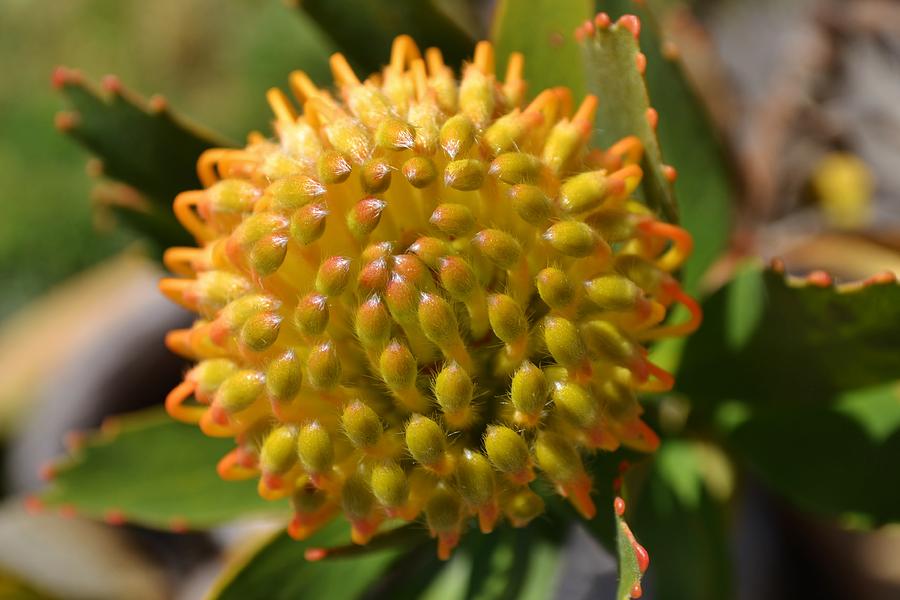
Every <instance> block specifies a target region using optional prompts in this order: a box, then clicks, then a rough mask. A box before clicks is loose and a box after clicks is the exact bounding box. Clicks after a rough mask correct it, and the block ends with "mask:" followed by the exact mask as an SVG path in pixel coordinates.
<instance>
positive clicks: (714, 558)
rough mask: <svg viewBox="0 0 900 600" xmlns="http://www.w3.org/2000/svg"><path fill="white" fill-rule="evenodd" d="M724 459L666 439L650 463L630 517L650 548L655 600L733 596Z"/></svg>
mask: <svg viewBox="0 0 900 600" xmlns="http://www.w3.org/2000/svg"><path fill="white" fill-rule="evenodd" d="M713 457H717V458H713ZM723 461H724V458H722V456H721V454H720V453H716V451H715V450H712V449H711V448H709V447H707V446H701V445H700V444H698V443H696V442H690V441H685V440H667V441H664V442H663V444H662V445H661V446H660V448H659V450H658V451H657V453H656V455H654V457H653V459H652V462H650V464H649V465H648V469H647V471H648V472H647V474H646V476H645V477H644V478H643V480H642V481H641V486H640V494H639V496H638V497H637V498H636V500H635V501H634V505H633V507H634V515H633V517H632V518H631V520H632V522H633V523H634V526H635V529H636V530H637V531H640V532H641V542H642V543H643V544H645V545H646V547H647V548H649V549H651V550H652V552H653V559H654V560H653V568H652V569H651V570H650V571H649V572H648V579H650V580H651V581H652V583H653V584H654V585H653V589H654V591H655V593H654V595H653V597H654V598H659V600H681V599H682V598H691V599H693V600H719V599H720V598H730V597H732V593H731V588H732V580H731V570H732V569H731V563H730V560H729V548H728V522H727V514H726V509H725V503H724V502H725V500H726V499H727V495H728V492H729V490H730V483H731V482H730V471H727V469H728V467H727V463H724V464H725V465H726V466H725V469H726V474H725V475H723V473H722V464H723ZM721 479H728V481H725V482H722V481H721Z"/></svg>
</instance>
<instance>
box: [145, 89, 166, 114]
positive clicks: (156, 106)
mask: <svg viewBox="0 0 900 600" xmlns="http://www.w3.org/2000/svg"><path fill="white" fill-rule="evenodd" d="M147 107H148V108H149V109H150V112H153V113H161V112H165V111H166V109H168V108H169V101H168V100H166V99H165V97H163V96H161V95H159V94H154V95H153V96H151V97H150V100H148V101H147Z"/></svg>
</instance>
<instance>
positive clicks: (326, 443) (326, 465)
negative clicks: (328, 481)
mask: <svg viewBox="0 0 900 600" xmlns="http://www.w3.org/2000/svg"><path fill="white" fill-rule="evenodd" d="M297 456H298V457H299V458H300V462H301V463H302V464H303V468H304V469H306V470H307V471H309V472H310V473H326V472H328V471H330V470H331V466H332V464H334V444H333V443H332V441H331V436H330V435H329V434H328V430H327V429H325V427H323V426H322V425H321V424H320V423H318V422H317V421H313V422H312V423H307V424H306V425H304V426H303V427H301V428H300V431H299V432H298V433H297Z"/></svg>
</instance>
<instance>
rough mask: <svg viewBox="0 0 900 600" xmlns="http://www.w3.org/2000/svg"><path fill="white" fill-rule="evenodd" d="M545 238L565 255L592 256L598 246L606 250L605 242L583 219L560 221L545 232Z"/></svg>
mask: <svg viewBox="0 0 900 600" xmlns="http://www.w3.org/2000/svg"><path fill="white" fill-rule="evenodd" d="M544 239H545V240H547V241H548V242H550V245H551V246H553V249H554V250H556V251H557V252H559V253H560V254H562V255H563V256H573V257H576V258H580V257H584V256H590V255H591V254H593V253H594V252H595V251H597V249H598V248H600V249H603V250H605V243H604V242H603V241H602V240H601V239H600V238H598V237H597V234H596V233H594V230H593V229H591V228H590V227H589V226H588V225H586V224H585V223H582V222H581V221H559V222H558V223H555V224H554V225H551V226H550V228H549V229H547V231H545V232H544Z"/></svg>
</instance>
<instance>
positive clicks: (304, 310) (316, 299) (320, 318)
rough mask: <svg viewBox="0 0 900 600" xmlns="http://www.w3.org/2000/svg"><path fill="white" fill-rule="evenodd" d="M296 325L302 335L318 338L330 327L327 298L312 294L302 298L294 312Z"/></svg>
mask: <svg viewBox="0 0 900 600" xmlns="http://www.w3.org/2000/svg"><path fill="white" fill-rule="evenodd" d="M294 323H296V325H297V329H299V330H300V332H301V333H303V334H304V335H308V336H317V335H320V334H321V333H323V332H324V331H325V328H326V327H327V326H328V300H327V298H325V296H323V295H321V294H317V293H315V292H310V293H309V294H307V295H305V296H303V297H302V298H300V302H298V303H297V309H296V310H295V311H294Z"/></svg>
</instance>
